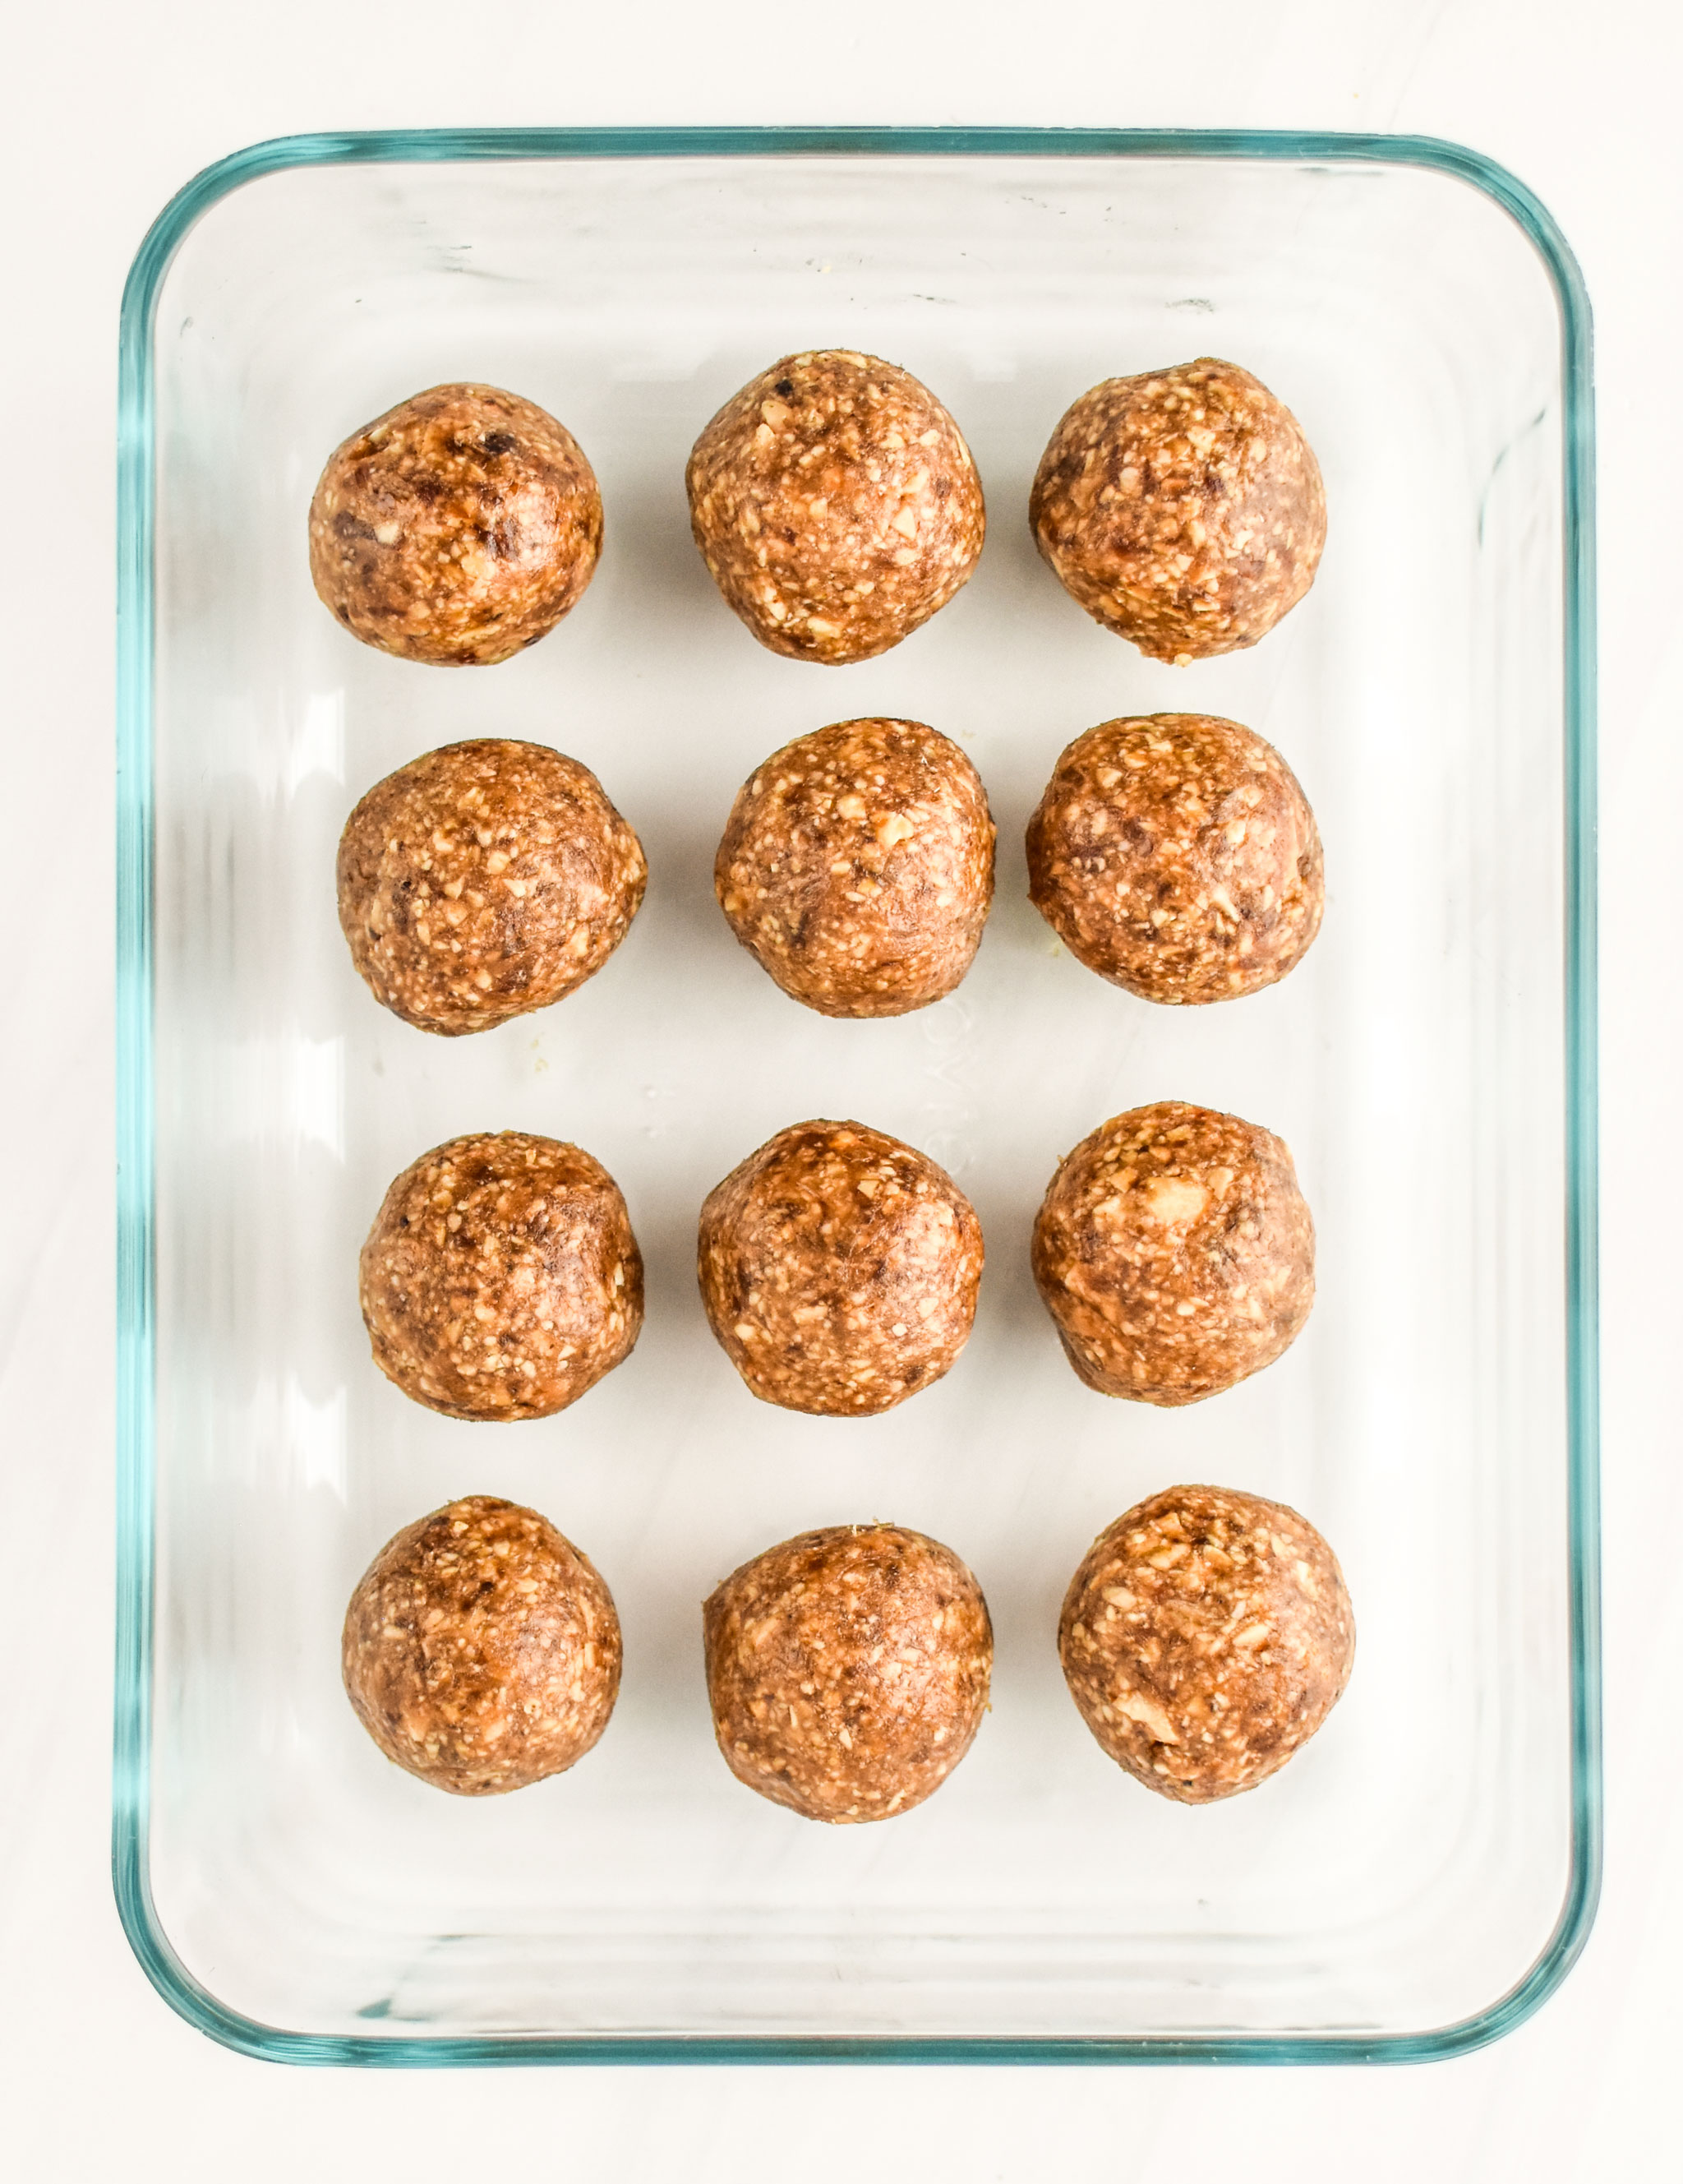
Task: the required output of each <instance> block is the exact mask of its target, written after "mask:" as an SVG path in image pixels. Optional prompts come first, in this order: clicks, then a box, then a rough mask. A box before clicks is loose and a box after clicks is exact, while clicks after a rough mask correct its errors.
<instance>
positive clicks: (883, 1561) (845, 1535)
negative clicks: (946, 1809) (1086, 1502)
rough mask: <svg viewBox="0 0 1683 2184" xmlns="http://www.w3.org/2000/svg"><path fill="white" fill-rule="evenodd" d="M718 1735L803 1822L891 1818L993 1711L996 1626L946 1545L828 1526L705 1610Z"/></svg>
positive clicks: (942, 1775) (762, 1790) (937, 1775)
mask: <svg viewBox="0 0 1683 2184" xmlns="http://www.w3.org/2000/svg"><path fill="white" fill-rule="evenodd" d="M702 1625H703V1642H704V1644H705V1646H706V1651H707V1691H708V1700H709V1701H710V1702H711V1704H712V1708H713V1730H714V1736H716V1737H717V1738H718V1739H719V1750H720V1751H721V1752H723V1753H724V1755H725V1764H726V1765H727V1766H728V1767H729V1768H730V1772H731V1773H732V1774H733V1775H735V1776H736V1780H738V1781H739V1782H745V1783H747V1786H748V1787H749V1789H751V1790H758V1792H759V1794H760V1795H761V1797H769V1799H770V1800H771V1802H772V1803H773V1804H775V1805H786V1806H788V1808H790V1810H791V1811H792V1812H796V1813H799V1814H801V1815H802V1816H803V1819H808V1820H831V1821H836V1822H841V1823H847V1822H848V1821H861V1820H886V1819H892V1818H893V1817H894V1815H895V1814H897V1813H909V1812H910V1811H911V1809H912V1808H913V1806H914V1805H920V1804H922V1802H924V1800H925V1797H931V1796H933V1794H934V1793H935V1791H937V1790H938V1789H939V1788H940V1787H941V1784H942V1783H943V1782H944V1781H945V1780H947V1776H948V1775H950V1774H951V1773H952V1771H953V1769H954V1768H955V1767H956V1766H957V1765H958V1762H959V1761H960V1760H961V1759H962V1758H964V1754H965V1753H966V1752H968V1751H969V1748H970V1746H971V1744H972V1743H973V1742H974V1741H975V1734H976V1731H977V1730H978V1729H979V1728H980V1726H981V1718H982V1715H983V1714H984V1713H986V1710H987V1690H988V1679H989V1676H990V1674H991V1671H992V1668H993V1630H992V1626H991V1624H990V1623H989V1621H988V1613H987V1602H986V1601H985V1600H984V1599H983V1598H982V1596H981V1588H980V1585H977V1583H976V1581H975V1578H974V1577H972V1576H971V1574H970V1573H969V1570H968V1569H967V1568H965V1567H964V1563H961V1562H960V1561H959V1559H958V1556H957V1555H955V1554H954V1553H953V1550H952V1549H951V1548H950V1547H943V1546H941V1543H940V1542H939V1541H936V1540H930V1539H925V1536H924V1535H923V1534H922V1533H921V1532H908V1531H906V1530H903V1529H902V1528H901V1527H900V1526H899V1525H897V1524H833V1525H831V1526H830V1528H829V1529H827V1530H825V1531H821V1532H803V1533H802V1534H801V1535H800V1536H799V1538H798V1539H793V1540H786V1541H784V1542H783V1544H782V1546H777V1547H768V1548H767V1550H766V1552H764V1554H763V1555H757V1556H756V1557H754V1559H753V1562H751V1563H743V1565H742V1568H741V1569H739V1570H737V1571H736V1573H735V1574H734V1575H732V1576H730V1577H727V1578H726V1579H725V1582H724V1584H723V1585H720V1586H719V1588H718V1590H717V1591H715V1592H714V1595H713V1596H712V1597H711V1599H709V1600H708V1603H707V1605H706V1607H704V1608H703V1611H702Z"/></svg>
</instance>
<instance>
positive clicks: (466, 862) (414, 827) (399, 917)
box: [338, 738, 648, 1039]
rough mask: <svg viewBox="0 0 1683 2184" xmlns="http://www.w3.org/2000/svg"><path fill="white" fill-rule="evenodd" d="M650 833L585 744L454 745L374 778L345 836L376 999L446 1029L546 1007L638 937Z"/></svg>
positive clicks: (357, 955) (346, 868)
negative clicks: (572, 752)
mask: <svg viewBox="0 0 1683 2184" xmlns="http://www.w3.org/2000/svg"><path fill="white" fill-rule="evenodd" d="M647 879H648V867H647V865H646V864H645V863H644V861H643V852H642V844H641V843H640V842H639V841H638V839H637V838H636V835H635V834H634V833H632V831H631V829H630V827H628V826H627V825H626V823H625V821H624V820H623V819H622V818H621V817H620V816H619V813H618V812H617V811H615V810H614V806H613V805H611V804H610V803H609V802H608V798H607V797H606V796H605V795H604V794H603V788H602V783H600V782H599V781H598V780H597V777H596V776H595V775H594V774H593V773H592V772H591V771H590V769H589V768H588V767H587V766H580V764H579V762H578V761H577V760H576V759H570V758H564V757H563V756H562V755H561V753H560V752H559V751H557V750H551V749H549V748H548V746H547V744H521V743H500V742H495V741H492V740H491V739H489V738H482V739H479V740H476V741H475V742H472V743H464V744H447V746H446V748H445V749H442V750H436V751H431V752H429V753H428V755H426V756H425V758H418V759H416V760H414V761H413V763H412V764H410V765H408V766H400V767H399V768H398V770H397V772H396V773H392V774H388V775H387V776H386V779H385V780H384V781H381V782H378V783H375V786H374V787H373V788H371V789H369V792H368V794H367V795H366V796H364V799H362V802H361V803H360V804H358V806H357V808H356V810H355V811H353V812H352V814H351V816H350V817H349V819H348V820H347V822H345V831H344V833H343V834H342V836H341V837H340V840H339V872H338V880H339V923H340V925H341V927H342V929H343V931H344V935H345V938H346V939H347V941H348V942H349V944H350V949H351V961H353V963H354V964H355V965H356V967H357V969H358V972H359V973H360V974H361V976H362V978H363V980H364V983H365V984H366V985H367V987H368V989H369V992H370V993H371V994H372V995H374V997H375V1000H377V1001H380V1002H381V1003H383V1004H384V1006H386V1008H388V1009H390V1010H391V1011H392V1014H393V1015H394V1016H399V1017H402V1018H403V1022H405V1023H407V1024H413V1025H414V1027H415V1028H416V1030H418V1031H430V1032H437V1033H439V1034H442V1036H444V1037H445V1038H447V1039H453V1038H457V1037H459V1036H460V1035H461V1034H464V1033H466V1032H475V1031H488V1030H490V1029H491V1028H492V1026H493V1025H496V1024H500V1023H503V1022H506V1021H507V1020H508V1018H509V1017H518V1016H524V1015H525V1014H526V1013H527V1011H530V1010H532V1009H547V1007H548V1006H550V1004H551V1003H552V1002H553V1001H558V1000H562V999H563V998H564V996H565V995H568V994H570V993H571V992H572V991H573V990H574V989H575V987H578V986H581V985H582V984H583V983H584V982H585V980H586V978H592V977H593V976H594V974H595V973H596V972H597V971H599V970H600V969H601V968H602V967H603V964H604V963H605V962H606V961H608V957H609V956H611V955H612V954H613V953H614V950H615V949H616V948H617V947H618V946H619V943H620V942H621V941H622V940H623V939H625V933H626V931H627V929H628V928H629V927H630V922H631V920H632V919H633V918H634V917H636V914H637V910H638V907H639V905H641V903H642V899H643V889H644V887H645V885H646V884H647Z"/></svg>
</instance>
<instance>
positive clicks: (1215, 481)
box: [1029, 356, 1326, 662]
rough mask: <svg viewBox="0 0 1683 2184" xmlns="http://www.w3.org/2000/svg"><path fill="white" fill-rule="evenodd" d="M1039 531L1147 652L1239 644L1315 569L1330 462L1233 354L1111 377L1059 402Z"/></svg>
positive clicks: (1097, 612)
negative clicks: (1063, 406) (1320, 458)
mask: <svg viewBox="0 0 1683 2184" xmlns="http://www.w3.org/2000/svg"><path fill="white" fill-rule="evenodd" d="M1029 520H1030V523H1031V524H1032V526H1033V527H1034V534H1035V542H1036V544H1037V545H1038V546H1039V548H1040V550H1041V553H1042V554H1044V555H1045V557H1046V559H1047V561H1048V562H1050V564H1051V565H1052V567H1053V569H1054V570H1055V571H1057V574H1058V581H1059V582H1061V583H1062V584H1063V586H1064V589H1065V590H1066V591H1067V592H1068V593H1069V595H1070V597H1071V598H1072V599H1075V600H1076V601H1077V602H1078V603H1079V604H1080V605H1082V606H1084V607H1085V608H1086V610H1087V612H1088V613H1089V614H1090V615H1091V616H1093V618H1094V620H1095V621H1101V622H1103V624H1104V626H1105V627H1106V628H1107V629H1114V631H1115V632H1117V634H1118V635H1119V636H1121V637H1125V638H1129V639H1130V642H1131V643H1135V644H1136V645H1137V646H1138V647H1139V649H1140V650H1141V652H1143V653H1145V654H1146V655H1147V656H1148V657H1149V658H1151V659H1153V660H1171V661H1175V662H1182V661H1186V660H1208V659H1210V658H1212V657H1213V656H1214V655H1215V654H1217V653H1221V652H1236V651H1238V650H1240V649H1241V648H1242V647H1244V646H1246V645H1248V644H1254V643H1256V642H1257V640H1258V638H1263V637H1266V636H1267V634H1268V632H1269V630H1271V629H1272V628H1273V627H1274V625H1275V622H1277V621H1279V620H1280V616H1282V615H1283V614H1285V613H1286V612H1287V611H1288V610H1290V609H1291V608H1292V607H1294V606H1296V604H1297V602H1298V600H1299V599H1302V598H1303V594H1304V593H1305V592H1307V591H1308V588H1309V586H1310V585H1311V584H1312V583H1313V582H1314V574H1315V570H1316V568H1317V567H1318V566H1319V562H1320V555H1321V548H1322V546H1323V545H1324V544H1325V541H1326V496H1325V491H1324V490H1323V487H1322V485H1321V476H1320V465H1319V464H1318V463H1317V462H1316V460H1315V458H1314V449H1313V448H1311V447H1310V446H1309V443H1308V441H1307V440H1306V439H1305V438H1304V437H1303V430H1302V428H1301V426H1299V425H1298V423H1297V419H1296V418H1295V417H1294V416H1293V415H1291V411H1290V410H1289V409H1287V408H1286V404H1284V403H1283V402H1281V401H1280V399H1279V398H1278V397H1277V396H1275V395H1273V394H1270V393H1269V390H1268V389H1267V387H1264V385H1263V383H1262V382H1261V381H1260V380H1259V379H1253V377H1252V376H1251V374H1250V373H1249V372H1248V371H1243V370H1241V369H1240V367H1239V366H1238V365H1236V364H1224V363H1223V362H1222V361H1221V359H1219V357H1214V356H1201V357H1199V358H1198V359H1197V361H1196V362H1194V363H1191V364H1180V365H1173V366H1172V367H1170V368H1169V370H1164V371H1142V372H1140V373H1139V374H1137V375H1136V376H1135V377H1134V378H1131V379H1107V380H1105V381H1103V382H1102V384H1100V385H1099V386H1097V387H1092V388H1090V389H1089V391H1088V392H1087V393H1085V394H1084V395H1082V397H1081V398H1080V401H1079V402H1076V403H1075V404H1072V405H1071V407H1070V408H1069V409H1068V410H1066V411H1065V412H1064V416H1063V418H1062V419H1061V420H1060V421H1059V423H1058V429H1057V430H1056V432H1053V436H1052V438H1051V440H1050V441H1049V442H1048V443H1047V449H1046V453H1045V454H1043V455H1042V456H1041V460H1040V468H1039V470H1038V471H1036V475H1035V482H1034V490H1033V492H1032V493H1031V495H1030V501H1029Z"/></svg>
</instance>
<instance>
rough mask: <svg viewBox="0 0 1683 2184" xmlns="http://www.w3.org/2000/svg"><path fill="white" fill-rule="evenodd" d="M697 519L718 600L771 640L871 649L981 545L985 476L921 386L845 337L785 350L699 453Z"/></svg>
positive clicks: (794, 646) (855, 652)
mask: <svg viewBox="0 0 1683 2184" xmlns="http://www.w3.org/2000/svg"><path fill="white" fill-rule="evenodd" d="M686 485H687V487H688V488H689V495H690V527H691V529H692V531H693V532H694V533H695V539H696V543H697V546H699V547H700V549H701V551H702V558H703V560H704V561H705V562H706V563H707V565H708V568H709V569H710V570H711V571H712V572H713V578H714V582H715V583H716V584H717V585H718V586H719V590H720V591H721V592H722V593H724V595H725V604H726V605H727V606H728V607H729V608H730V610H731V612H732V613H733V614H735V615H736V616H740V618H741V619H742V621H745V622H746V623H747V626H748V627H749V628H750V629H751V630H752V631H753V634H754V635H755V636H756V637H757V638H758V639H759V641H760V643H762V644H764V645H766V646H769V649H771V650H772V651H773V652H780V653H781V654H783V655H784V656H785V658H786V659H789V660H818V661H819V662H820V663H822V664H823V665H825V666H832V667H839V666H845V665H846V664H847V662H848V661H850V660H874V659H875V657H876V655H877V654H878V653H880V652H886V651H887V650H888V649H889V648H890V647H891V645H896V644H898V643H899V642H900V640H901V638H903V637H909V636H910V635H911V633H912V632H913V631H914V629H917V628H919V627H920V626H921V625H922V624H923V623H925V622H926V621H928V620H929V618H930V616H931V615H932V614H934V613H936V611H937V610H939V609H940V608H941V607H944V606H945V605H946V604H947V601H948V599H951V598H952V597H953V593H955V592H956V591H957V590H958V587H959V586H960V585H961V584H962V583H963V582H964V581H965V579H966V578H967V577H969V573H970V571H971V570H972V569H973V568H974V567H975V563H976V556H977V554H980V552H981V549H982V533H983V531H984V529H985V528H986V516H985V514H984V510H983V507H982V489H981V481H980V479H979V478H978V477H977V476H976V466H975V464H974V463H973V462H972V461H971V460H970V451H969V448H967V447H966V446H965V444H964V434H963V433H962V432H960V431H959V430H958V426H957V425H955V424H954V423H953V420H952V418H951V417H949V416H948V415H947V412H946V410H945V409H942V408H941V404H940V403H938V402H937V401H936V398H935V397H934V395H932V394H931V393H930V391H929V389H928V387H925V386H924V385H923V384H922V382H920V381H919V380H916V379H914V378H913V376H912V375H911V373H910V372H909V371H902V370H900V368H899V366H898V365H892V364H885V363H884V362H883V360H882V359H881V358H880V356H859V355H857V354H855V353H854V352H853V350H852V349H844V348H828V349H817V350H808V351H806V352H805V353H804V354H802V355H799V356H786V357H784V358H783V359H781V361H780V363H777V364H774V365H772V366H771V367H770V369H769V370H766V371H763V372H761V374H760V375H759V376H758V379H753V380H750V381H749V382H748V384H747V386H746V387H743V388H742V392H741V393H738V394H733V395H732V396H731V398H730V400H729V401H728V402H727V403H726V404H725V407H724V408H723V409H721V410H720V411H719V414H718V415H717V416H716V417H714V420H713V421H712V422H711V424H709V425H708V426H707V427H706V429H705V430H704V431H703V433H702V436H701V437H700V438H699V439H698V440H697V442H696V444H695V446H694V448H692V450H691V454H690V462H689V469H688V471H687V472H686Z"/></svg>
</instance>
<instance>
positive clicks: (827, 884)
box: [713, 720, 994, 1017]
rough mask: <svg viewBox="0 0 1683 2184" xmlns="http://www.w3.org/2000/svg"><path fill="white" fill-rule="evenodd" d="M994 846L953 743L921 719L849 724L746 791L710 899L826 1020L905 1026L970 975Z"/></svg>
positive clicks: (762, 774) (815, 739)
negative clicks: (886, 1020) (913, 1013)
mask: <svg viewBox="0 0 1683 2184" xmlns="http://www.w3.org/2000/svg"><path fill="white" fill-rule="evenodd" d="M993 839H994V828H993V820H992V816H991V814H990V812H989V811H988V808H987V793H986V790H985V789H984V788H983V787H982V784H981V778H980V775H979V774H978V773H977V772H976V770H975V766H972V765H971V764H970V761H969V759H968V758H966V757H965V755H964V752H963V751H961V750H960V749H959V748H958V745H957V744H954V743H950V742H948V740H947V738H946V737H945V736H942V735H937V734H936V731H935V730H934V729H933V728H927V727H924V726H923V724H922V723H921V722H920V721H884V720H864V721H837V722H836V725H835V726H834V727H828V728H819V729H818V730H817V731H816V732H815V733H814V734H812V735H809V736H802V737H801V738H799V739H798V740H797V741H796V742H794V743H792V744H785V745H784V747H783V749H781V750H780V751H778V752H776V753H775V755H773V756H772V757H770V758H769V759H767V760H766V761H765V763H764V765H763V766H760V767H758V769H757V770H756V772H754V773H753V776H752V777H751V778H750V779H749V780H747V782H745V783H743V785H742V788H740V789H739V790H738V791H737V794H736V803H735V804H734V805H732V806H731V810H730V821H729V823H728V824H727V825H726V827H725V836H724V839H723V840H722V841H721V842H720V843H719V855H718V857H717V859H716V860H715V861H714V868H713V887H714V894H716V895H717V896H718V898H719V908H720V909H721V910H722V911H724V912H725V917H727V918H729V920H730V927H731V930H732V931H733V932H734V933H736V938H737V939H738V940H740V941H741V942H742V945H743V946H744V947H745V948H747V949H750V950H752V951H753V954H754V955H755V956H758V959H759V961H760V962H761V964H762V965H763V966H764V968H765V970H766V971H767V972H769V974H770V975H771V977H772V978H775V980H776V981H777V983H778V984H779V985H780V986H781V988H782V989H783V990H784V992H785V993H786V994H791V995H793V996H794V998H795V1000H797V1001H804V1002H805V1003H806V1005H807V1006H808V1008H809V1009H816V1010H818V1011H819V1013H820V1015H823V1016H827V1017H897V1016H903V1015H905V1014H906V1012H907V1011H908V1010H910V1009H921V1008H925V1007H927V1006H928V1005H929V1004H930V1002H931V1001H938V1000H940V999H941V995H943V994H950V993H951V992H952V990H953V988H954V987H955V986H956V985H957V984H958V981H959V980H960V979H961V978H963V977H964V973H965V972H966V971H968V970H969V967H970V962H971V959H972V958H973V957H974V956H975V952H976V948H977V944H979V942H980V939H981V932H982V927H983V925H984V923H985V922H986V918H987V911H988V905H989V904H990V903H991V901H992V900H993Z"/></svg>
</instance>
